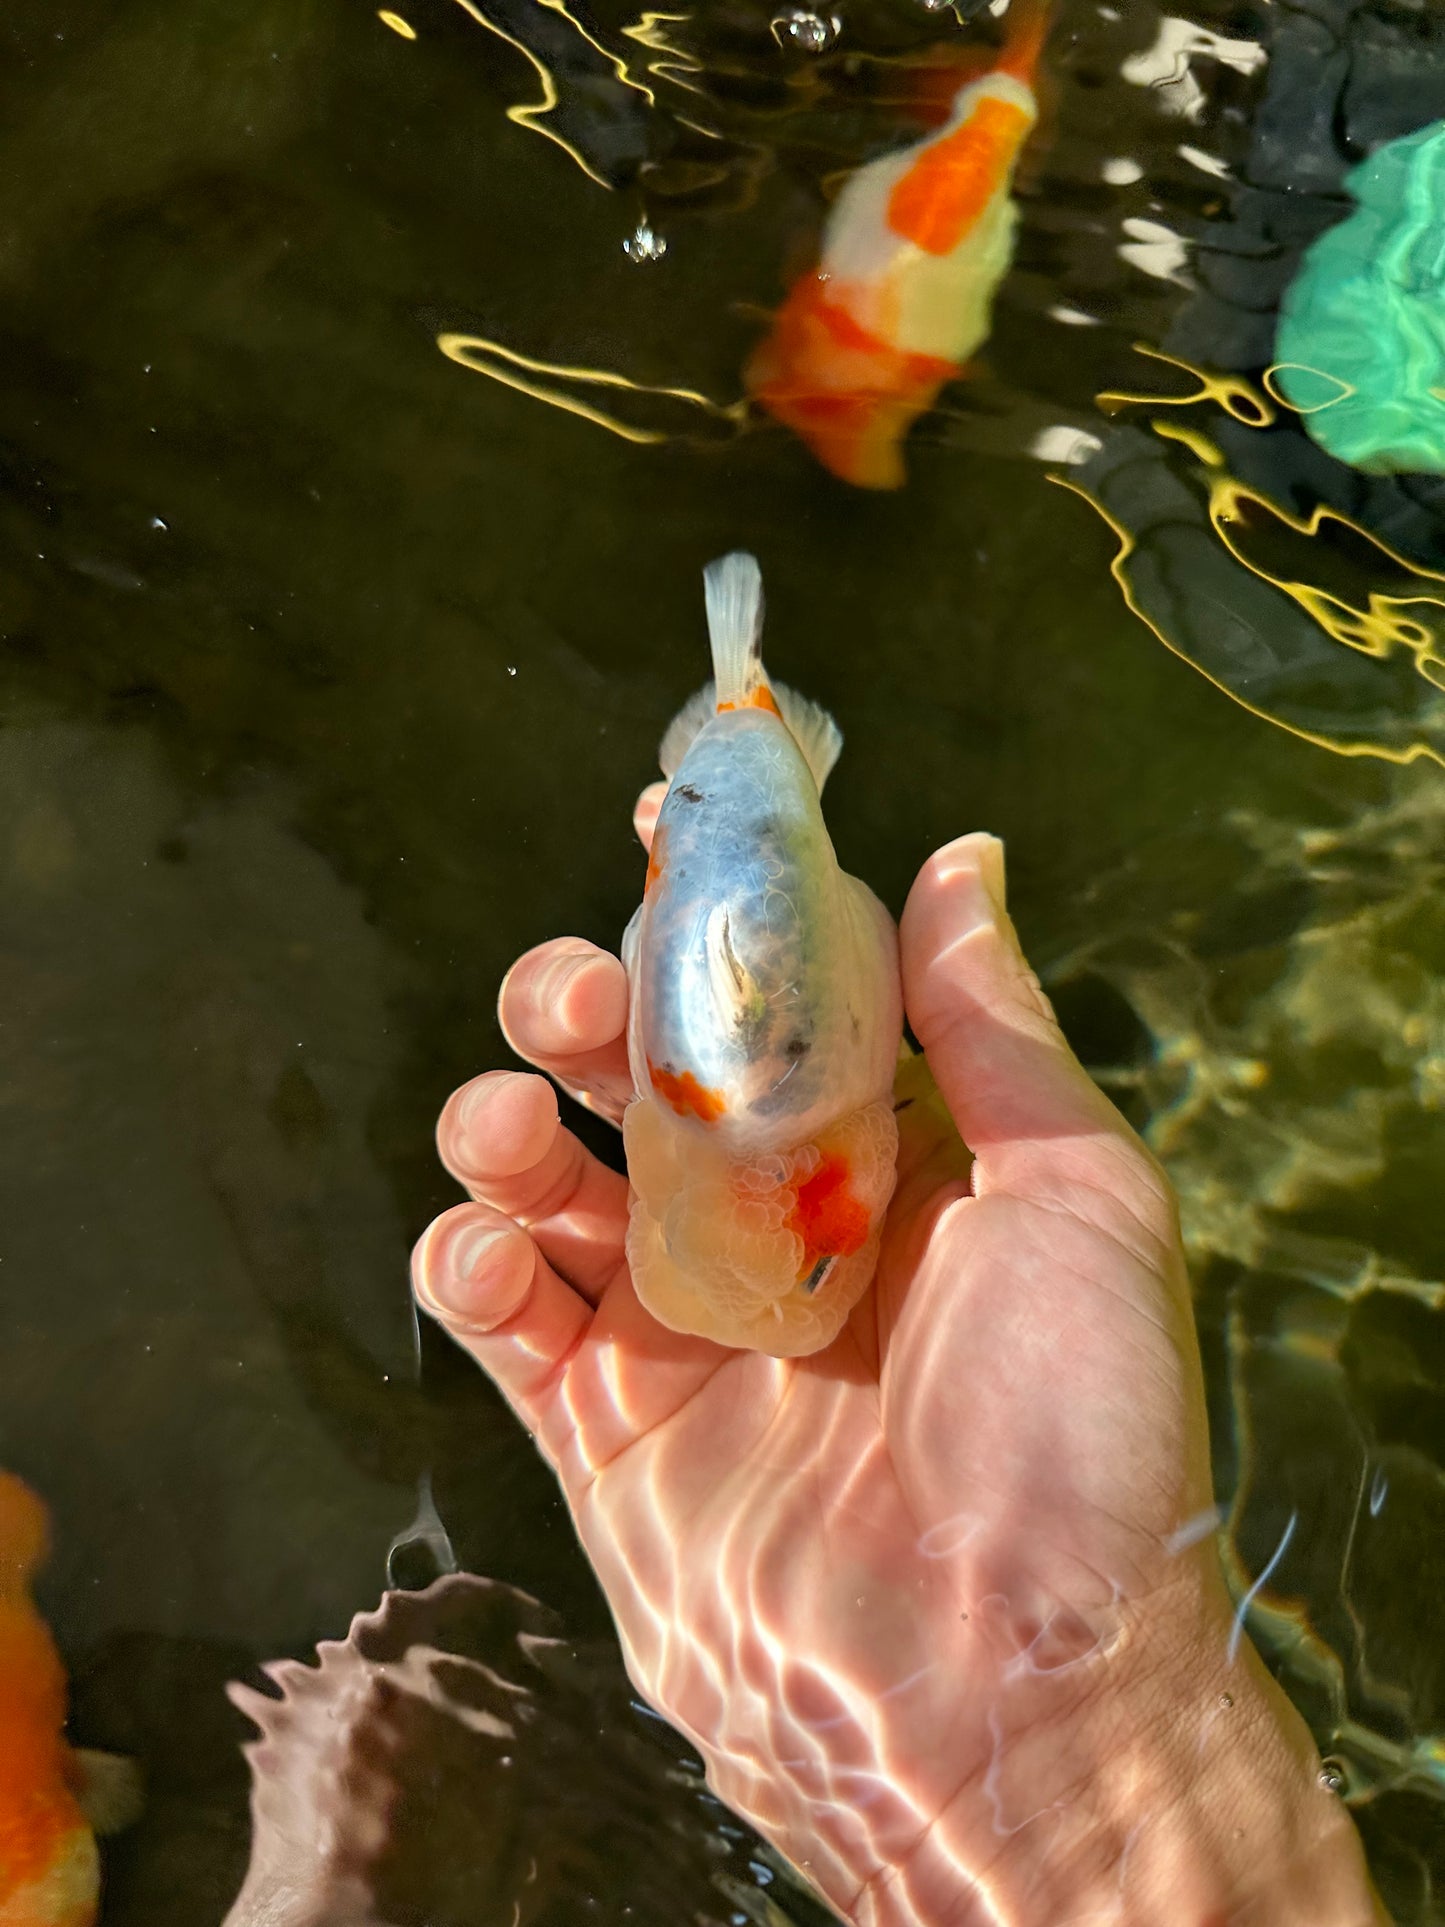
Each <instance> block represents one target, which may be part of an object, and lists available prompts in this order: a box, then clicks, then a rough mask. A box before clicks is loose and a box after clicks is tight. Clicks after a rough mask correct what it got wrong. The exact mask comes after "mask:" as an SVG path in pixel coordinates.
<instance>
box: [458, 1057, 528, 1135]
mask: <svg viewBox="0 0 1445 1927" xmlns="http://www.w3.org/2000/svg"><path fill="white" fill-rule="evenodd" d="M513 1075H514V1073H513V1072H511V1071H488V1072H486V1074H485V1075H484V1076H482V1077H478V1078H476V1079H475V1080H474V1081H473V1082H472V1083H471V1084H470V1085H469V1086H468V1088H467V1092H466V1095H465V1096H464V1097H463V1098H462V1101H461V1103H460V1104H459V1105H458V1106H457V1122H458V1124H460V1125H461V1126H462V1127H463V1129H467V1128H469V1127H470V1126H472V1125H474V1124H476V1123H477V1122H478V1120H479V1119H480V1118H481V1117H482V1116H483V1115H484V1113H485V1112H486V1111H487V1110H489V1109H490V1107H491V1105H492V1104H493V1102H494V1101H495V1099H496V1097H497V1094H498V1092H499V1091H500V1090H501V1088H502V1086H503V1085H504V1084H509V1083H510V1082H511V1080H512V1077H513Z"/></svg>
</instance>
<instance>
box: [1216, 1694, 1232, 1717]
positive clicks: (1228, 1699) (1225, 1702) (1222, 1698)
mask: <svg viewBox="0 0 1445 1927" xmlns="http://www.w3.org/2000/svg"><path fill="white" fill-rule="evenodd" d="M1219 1704H1220V1706H1221V1707H1222V1708H1223V1709H1224V1711H1225V1712H1226V1713H1227V1712H1228V1711H1229V1709H1230V1707H1231V1706H1233V1704H1234V1695H1233V1693H1221V1694H1220V1695H1219Z"/></svg>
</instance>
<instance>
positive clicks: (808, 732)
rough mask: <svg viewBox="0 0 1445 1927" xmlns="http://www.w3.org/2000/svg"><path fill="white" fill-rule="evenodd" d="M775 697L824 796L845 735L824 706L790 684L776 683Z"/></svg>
mask: <svg viewBox="0 0 1445 1927" xmlns="http://www.w3.org/2000/svg"><path fill="white" fill-rule="evenodd" d="M773 694H774V696H776V697H777V701H778V713H779V715H780V716H781V717H782V719H783V721H784V722H785V723H786V724H787V725H788V733H789V734H790V735H791V736H792V739H793V741H794V742H795V743H796V744H797V745H798V748H799V749H800V750H802V752H803V759H804V761H805V762H806V763H807V765H808V768H809V769H810V770H811V771H812V772H813V781H814V782H815V783H816V784H817V785H818V794H819V796H821V795H822V794H823V785H824V784H825V783H826V782H827V780H828V777H829V775H830V773H831V771H832V768H833V765H834V764H835V763H836V762H837V760H838V757H839V755H840V754H841V753H842V749H843V732H842V730H841V729H839V727H838V725H837V724H836V723H835V722H834V721H833V718H832V717H831V716H830V715H829V714H828V712H827V710H826V709H824V707H823V705H822V704H821V703H815V702H813V701H811V700H810V698H808V697H807V696H800V695H799V694H798V692H797V690H796V689H789V687H788V685H787V684H786V683H781V682H775V683H774V684H773Z"/></svg>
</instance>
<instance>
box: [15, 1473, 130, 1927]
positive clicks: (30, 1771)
mask: <svg viewBox="0 0 1445 1927" xmlns="http://www.w3.org/2000/svg"><path fill="white" fill-rule="evenodd" d="M47 1537H48V1531H47V1524H46V1518H45V1508H44V1506H43V1505H42V1504H41V1502H40V1500H39V1499H38V1498H37V1497H36V1496H35V1494H34V1493H33V1492H32V1491H31V1490H30V1488H29V1486H27V1485H25V1484H23V1483H22V1481H21V1480H19V1479H17V1478H15V1477H14V1476H13V1475H12V1474H10V1473H8V1472H0V1923H3V1927H91V1923H92V1922H93V1921H94V1920H95V1918H96V1908H97V1906H98V1904H99V1897H100V1861H99V1856H98V1855H97V1853H96V1848H95V1836H94V1833H93V1832H92V1830H91V1829H92V1821H94V1823H95V1824H97V1825H104V1824H105V1823H106V1822H107V1821H108V1822H109V1824H112V1825H120V1824H124V1821H125V1820H126V1819H128V1818H130V1817H131V1810H133V1807H134V1803H135V1787H134V1780H133V1772H132V1769H131V1768H130V1766H129V1765H128V1764H127V1763H126V1762H124V1761H118V1760H114V1759H111V1758H110V1757H109V1756H107V1755H105V1754H96V1753H77V1752H75V1751H74V1750H73V1749H72V1748H71V1747H70V1746H69V1745H68V1744H67V1742H66V1739H65V1700H66V1689H65V1672H64V1669H63V1668H62V1666H61V1663H60V1655H59V1654H58V1653H57V1651H56V1650H55V1642H54V1640H53V1639H52V1638H51V1636H50V1633H49V1630H48V1629H47V1627H46V1625H45V1622H44V1621H43V1620H42V1619H41V1617H40V1615H39V1613H37V1612H36V1610H35V1606H34V1603H33V1601H32V1599H31V1597H30V1580H31V1576H32V1575H33V1573H34V1572H35V1570H36V1568H37V1567H38V1566H39V1565H40V1564H41V1563H42V1561H43V1560H44V1557H45V1551H46V1541H47ZM92 1796H95V1799H96V1801H97V1802H98V1805H99V1807H100V1808H102V1809H105V1815H104V1818H102V1816H101V1814H100V1813H98V1812H96V1813H92V1815H91V1817H89V1818H88V1817H87V1812H88V1810H89V1809H90V1808H91V1805H92Z"/></svg>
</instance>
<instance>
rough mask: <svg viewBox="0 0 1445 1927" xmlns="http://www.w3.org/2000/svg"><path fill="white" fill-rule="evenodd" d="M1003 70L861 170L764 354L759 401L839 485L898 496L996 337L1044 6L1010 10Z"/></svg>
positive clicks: (1034, 3) (757, 359)
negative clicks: (934, 416)
mask: <svg viewBox="0 0 1445 1927" xmlns="http://www.w3.org/2000/svg"><path fill="white" fill-rule="evenodd" d="M1010 21H1011V30H1010V35H1009V41H1008V44H1007V46H1006V47H1005V48H1004V51H1003V53H1002V55H1001V56H1000V58H999V60H998V62H997V64H996V65H995V66H994V67H993V68H992V69H991V70H990V71H988V72H987V73H984V74H983V75H981V76H978V77H974V78H970V79H969V80H968V81H967V82H966V83H965V84H964V85H962V86H960V87H959V88H958V91H957V92H956V94H954V96H953V99H952V104H951V107H950V111H949V114H948V119H947V121H946V123H945V124H944V125H943V126H942V127H940V128H939V129H938V131H937V132H936V133H933V134H930V135H929V136H928V138H927V139H926V140H922V141H919V142H918V143H917V144H916V145H914V146H913V147H908V148H905V149H904V150H903V152H902V153H898V154H886V155H884V156H883V157H882V158H881V159H879V160H876V161H870V162H869V164H868V165H867V166H866V167H861V168H859V169H858V171H857V173H856V174H854V175H853V176H852V177H851V178H850V179H849V181H848V183H847V185H846V186H845V187H844V189H843V191H842V193H841V194H840V195H839V196H838V199H837V200H836V201H835V202H834V204H833V207H832V210H831V212H830V214H829V217H828V223H827V226H826V228H825V229H824V233H823V246H822V254H821V258H820V259H819V262H818V265H817V267H816V268H814V269H813V270H812V271H811V272H810V273H808V274H806V275H804V276H803V278H802V279H801V280H800V281H798V282H797V283H796V285H795V286H794V287H793V289H792V291H791V292H790V293H789V295H788V298H787V300H786V301H785V302H784V303H783V305H782V307H781V308H780V309H779V311H778V313H777V315H776V317H775V318H774V322H773V327H772V332H771V333H770V334H769V335H768V337H767V339H766V340H765V341H763V342H762V343H761V344H760V345H759V346H758V348H757V349H756V351H755V352H754V354H753V356H752V358H751V360H750V361H749V363H748V366H747V368H746V369H745V370H744V374H743V379H744V382H745V384H746V386H747V389H748V392H749V393H750V394H751V395H752V396H753V397H754V399H755V400H756V401H758V402H760V403H761V404H762V406H763V407H764V408H766V409H767V410H768V412H769V413H770V414H772V415H775V416H776V417H777V419H778V420H779V421H781V422H784V423H786V424H787V426H788V427H789V428H791V429H792V430H793V431H794V432H795V433H796V434H798V435H800V436H801V437H802V439H803V440H804V441H805V442H806V443H807V444H808V446H809V448H811V449H812V451H813V453H814V454H815V455H816V456H817V458H818V460H819V461H820V462H821V463H822V464H823V466H824V467H825V468H827V469H830V470H831V471H832V472H833V474H835V475H837V476H840V477H841V478H842V479H843V480H844V481H845V482H852V483H854V484H856V485H857V486H858V487H859V488H897V487H898V485H899V483H901V482H902V480H903V457H902V454H901V453H900V444H901V443H902V440H903V437H904V436H905V435H906V434H907V432H908V430H909V428H910V427H911V425H912V424H913V422H914V421H915V420H916V419H917V418H918V416H919V415H921V414H923V413H924V412H925V410H927V409H929V408H931V407H932V406H933V403H934V400H935V399H936V397H937V395H938V391H939V390H940V389H941V388H942V387H943V385H944V383H945V382H948V381H952V380H953V379H954V378H955V377H956V376H957V375H959V374H960V373H962V371H963V368H964V365H965V363H966V362H967V361H968V358H969V356H970V355H971V354H972V353H973V352H974V350H975V349H976V348H977V347H978V345H979V343H980V342H982V341H983V340H984V339H985V337H986V336H987V334H988V332H989V326H990V321H991V310H992V307H993V297H994V293H995V291H996V290H997V288H998V284H999V283H1000V281H1002V279H1003V277H1004V275H1005V274H1006V273H1007V272H1008V267H1009V262H1010V260H1011V259H1012V256H1013V245H1014V228H1015V225H1016V221H1017V211H1016V209H1015V207H1014V203H1013V201H1012V199H1011V198H1010V194H1009V189H1010V187H1011V185H1012V182H1013V173H1014V166H1015V163H1016V162H1017V160H1018V156H1019V151H1020V149H1021V148H1022V147H1023V144H1024V142H1025V141H1026V140H1027V138H1028V136H1029V133H1030V131H1031V130H1032V128H1033V126H1034V123H1035V121H1036V120H1037V119H1038V105H1037V102H1036V101H1035V99H1034V91H1033V81H1034V70H1035V68H1036V66H1037V64H1038V58H1039V54H1040V51H1041V50H1042V47H1043V43H1044V38H1045V35H1046V33H1047V29H1048V8H1047V4H1046V0H1013V6H1012V8H1011V10H1010Z"/></svg>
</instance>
